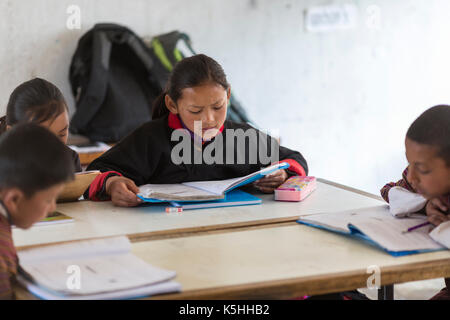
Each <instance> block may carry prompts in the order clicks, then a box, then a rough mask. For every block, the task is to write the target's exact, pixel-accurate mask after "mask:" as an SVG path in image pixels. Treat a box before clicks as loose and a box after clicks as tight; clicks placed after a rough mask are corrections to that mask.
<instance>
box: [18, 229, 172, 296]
mask: <svg viewBox="0 0 450 320" xmlns="http://www.w3.org/2000/svg"><path fill="white" fill-rule="evenodd" d="M123 238H125V239H126V237H118V238H111V239H108V241H107V242H108V243H109V244H112V243H114V242H113V241H112V239H115V240H120V239H123ZM127 240H128V239H127ZM95 242H96V241H94V240H90V241H77V242H74V243H72V245H74V246H72V248H71V249H70V248H69V247H68V246H64V245H63V246H62V248H61V249H60V250H61V251H60V253H61V255H60V256H61V259H57V254H56V252H57V250H58V247H59V246H58V245H52V246H48V247H44V248H32V249H28V251H29V252H28V257H27V258H26V259H25V260H24V261H22V260H20V265H21V267H22V268H23V269H24V270H25V272H26V273H28V275H29V276H31V277H32V279H33V280H34V281H35V282H36V283H37V284H39V285H40V286H43V287H45V288H48V289H50V290H53V291H56V292H61V293H64V294H71V295H74V294H79V295H86V294H98V293H104V292H111V291H117V290H124V289H130V288H135V287H141V286H145V285H150V284H154V283H159V282H163V281H167V280H170V279H172V278H173V277H175V272H173V271H168V270H164V269H160V268H157V267H154V266H152V265H150V264H148V263H146V262H144V261H143V260H141V259H139V258H138V257H136V256H135V255H133V254H132V253H130V252H129V250H128V252H124V251H123V250H122V248H121V249H120V250H117V251H114V250H110V248H109V247H108V248H105V243H101V242H100V244H99V246H96V245H95ZM115 243H117V244H118V245H119V246H120V245H123V244H124V243H120V241H116V242H115ZM128 243H129V242H128ZM77 244H78V245H79V246H78V247H77ZM89 246H90V247H91V248H88V247H89ZM49 247H53V248H52V249H53V250H52V251H49ZM74 248H75V249H74ZM80 248H84V249H86V250H87V254H86V255H85V256H83V255H82V254H80V252H78V251H79V249H80ZM41 249H45V250H44V253H43V255H44V257H45V256H48V257H51V259H49V260H46V259H45V258H42V257H38V256H39V252H40V251H41ZM105 249H106V250H105ZM30 251H35V252H34V253H33V254H30ZM71 252H74V253H75V254H74V256H71V255H70V253H71ZM93 253H94V254H93ZM22 256H23V255H22ZM25 256H26V255H25ZM30 256H34V257H38V258H35V259H33V257H31V258H30ZM19 257H20V252H19ZM73 266H75V268H76V269H78V270H79V276H80V288H79V289H72V290H70V289H69V288H68V285H67V283H68V281H69V280H70V277H71V275H72V274H73V269H72V268H74V267H73ZM70 270H72V271H70Z"/></svg>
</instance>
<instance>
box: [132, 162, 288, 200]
mask: <svg viewBox="0 0 450 320" xmlns="http://www.w3.org/2000/svg"><path fill="white" fill-rule="evenodd" d="M286 168H289V164H288V163H286V162H282V163H277V164H275V165H272V166H270V167H267V168H264V169H262V170H260V171H257V172H254V173H251V174H249V175H246V176H243V177H238V178H232V179H226V180H214V181H191V182H183V183H175V184H145V185H142V186H140V187H139V193H138V197H139V198H141V199H142V200H144V201H146V202H167V201H209V200H218V199H223V198H224V197H225V193H227V192H229V191H231V190H233V189H236V188H239V187H241V186H243V185H246V184H249V183H252V182H253V181H256V180H259V179H261V178H263V177H264V176H265V175H268V174H270V173H272V172H274V171H276V170H279V169H286Z"/></svg>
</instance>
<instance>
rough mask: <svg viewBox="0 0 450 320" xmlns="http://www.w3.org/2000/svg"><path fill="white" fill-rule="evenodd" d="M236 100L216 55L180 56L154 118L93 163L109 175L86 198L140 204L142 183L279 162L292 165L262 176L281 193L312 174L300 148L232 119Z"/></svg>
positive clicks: (266, 186)
mask: <svg viewBox="0 0 450 320" xmlns="http://www.w3.org/2000/svg"><path fill="white" fill-rule="evenodd" d="M229 100H230V85H229V84H228V81H227V79H226V76H225V73H224V71H223V69H222V67H221V66H220V65H219V64H218V63H217V62H216V61H215V60H213V59H212V58H210V57H208V56H206V55H203V54H199V55H195V56H193V57H189V58H185V59H183V60H182V61H180V62H178V63H177V64H176V65H175V67H174V69H173V71H172V73H171V75H170V77H169V80H168V83H167V86H166V90H165V91H164V92H163V93H162V94H161V95H160V96H159V97H158V98H157V99H156V100H155V103H154V106H153V116H152V118H153V120H151V121H149V122H147V123H145V124H144V125H142V126H141V127H139V128H138V129H136V130H135V131H134V132H132V133H131V134H130V135H128V136H127V137H126V138H124V139H123V140H122V141H120V142H119V143H118V144H116V145H115V146H114V147H113V148H111V149H110V150H109V151H108V152H106V153H105V154H103V155H102V156H101V157H99V158H97V159H96V160H94V161H93V162H92V163H91V164H90V165H89V167H88V168H87V169H88V170H100V171H102V172H103V173H102V174H101V175H99V176H98V177H97V178H96V179H95V180H94V181H93V183H92V184H91V186H90V188H89V189H88V190H87V191H86V193H85V198H86V197H89V198H90V199H91V200H109V199H111V200H112V202H113V203H114V204H115V205H117V206H136V205H138V204H139V203H141V200H140V199H139V198H138V197H137V193H138V192H139V189H138V187H137V186H139V185H143V184H148V183H152V184H165V183H166V184H167V183H182V182H186V181H208V180H223V179H229V178H236V177H240V176H245V175H248V174H250V173H253V172H255V171H258V170H260V169H262V168H263V167H266V166H269V165H270V164H272V163H276V162H287V163H289V165H290V167H289V168H288V169H286V170H278V171H276V172H274V173H272V174H271V175H269V176H266V177H264V178H262V179H260V180H258V181H256V182H255V183H254V186H255V187H256V188H258V189H259V190H260V191H262V192H266V193H269V192H273V191H274V189H276V188H277V187H278V186H279V185H281V184H282V183H283V182H284V181H285V180H286V179H287V178H288V177H289V176H291V175H303V176H304V175H307V173H308V167H307V163H306V160H305V159H304V158H303V156H302V155H301V154H300V153H299V152H297V151H294V150H290V149H288V148H285V147H282V146H279V145H278V143H277V142H276V140H275V139H273V138H271V137H270V136H268V135H265V134H263V133H262V132H261V131H259V130H257V129H255V128H253V127H251V126H250V125H248V124H246V123H235V122H232V121H229V120H226V116H227V106H228V103H229ZM269 150H270V152H269ZM269 153H270V156H268V154H269ZM274 155H276V156H274Z"/></svg>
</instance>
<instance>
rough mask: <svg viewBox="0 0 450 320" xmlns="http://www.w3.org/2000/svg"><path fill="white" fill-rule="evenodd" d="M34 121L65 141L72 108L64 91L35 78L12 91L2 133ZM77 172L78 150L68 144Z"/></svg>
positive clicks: (1, 121)
mask: <svg viewBox="0 0 450 320" xmlns="http://www.w3.org/2000/svg"><path fill="white" fill-rule="evenodd" d="M27 122H32V123H36V124H38V125H40V126H42V127H45V128H47V129H48V130H50V131H51V132H53V133H54V134H55V135H56V136H57V137H58V138H59V139H60V140H61V141H62V142H63V143H64V144H67V138H68V133H69V112H68V108H67V103H66V100H65V99H64V96H63V95H62V93H61V91H60V90H59V89H58V88H57V87H56V86H55V85H54V84H52V83H50V82H49V81H46V80H44V79H40V78H35V79H32V80H29V81H26V82H24V83H22V84H21V85H19V86H18V87H17V88H16V89H14V91H13V92H12V93H11V95H10V97H9V101H8V105H7V107H6V116H4V117H2V118H0V134H1V133H3V132H5V131H6V130H8V129H10V128H11V127H13V126H14V125H16V124H19V123H27ZM67 149H68V151H69V152H70V154H71V157H72V161H73V164H74V168H75V171H76V172H80V171H81V165H80V158H79V157H78V154H77V153H76V152H75V151H73V150H72V149H70V148H67Z"/></svg>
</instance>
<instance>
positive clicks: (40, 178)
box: [0, 123, 74, 197]
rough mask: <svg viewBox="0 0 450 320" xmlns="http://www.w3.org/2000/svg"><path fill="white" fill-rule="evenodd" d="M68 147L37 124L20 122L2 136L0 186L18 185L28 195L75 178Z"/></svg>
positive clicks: (13, 186) (0, 140)
mask: <svg viewBox="0 0 450 320" xmlns="http://www.w3.org/2000/svg"><path fill="white" fill-rule="evenodd" d="M72 162H73V161H71V155H70V152H69V149H68V148H67V146H66V145H65V144H64V143H63V142H61V141H60V140H59V139H58V138H57V137H56V136H55V135H54V134H53V133H52V132H50V131H49V130H47V129H45V128H44V127H42V126H39V125H37V124H32V123H28V124H18V125H16V126H14V127H13V128H11V130H8V131H7V132H6V133H4V134H3V135H2V136H1V137H0V188H1V189H3V188H18V189H20V190H21V191H22V192H24V194H25V195H26V196H27V197H32V196H33V195H34V194H35V192H37V191H41V190H45V189H47V188H50V187H52V186H54V185H57V184H59V183H64V182H67V181H70V180H72V179H73V177H74V175H73V172H74V168H73V163H72Z"/></svg>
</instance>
